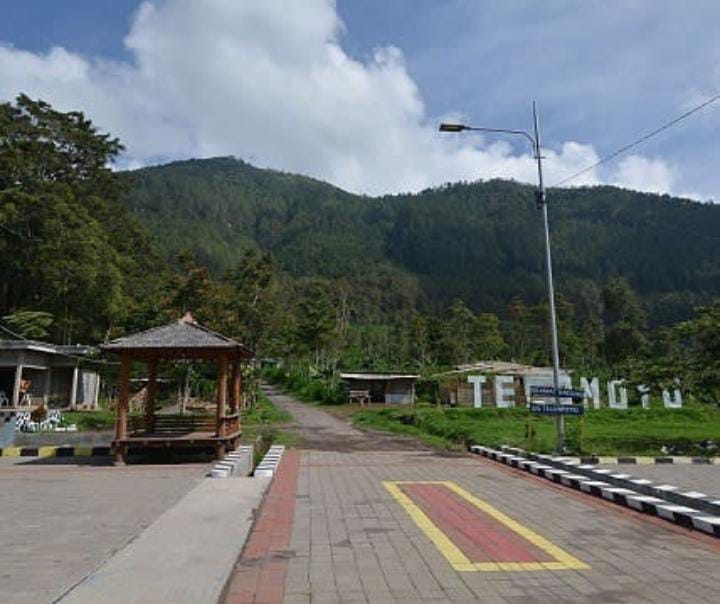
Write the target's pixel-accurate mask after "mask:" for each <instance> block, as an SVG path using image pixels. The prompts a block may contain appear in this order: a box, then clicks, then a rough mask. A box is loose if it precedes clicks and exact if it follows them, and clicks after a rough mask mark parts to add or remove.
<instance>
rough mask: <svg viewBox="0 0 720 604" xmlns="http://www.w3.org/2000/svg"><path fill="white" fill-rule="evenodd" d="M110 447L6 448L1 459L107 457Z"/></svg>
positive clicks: (0, 454) (1, 450)
mask: <svg viewBox="0 0 720 604" xmlns="http://www.w3.org/2000/svg"><path fill="white" fill-rule="evenodd" d="M110 454H111V448H110V447H109V446H90V445H58V446H48V447H5V448H4V449H0V457H107V456H109V455H110Z"/></svg>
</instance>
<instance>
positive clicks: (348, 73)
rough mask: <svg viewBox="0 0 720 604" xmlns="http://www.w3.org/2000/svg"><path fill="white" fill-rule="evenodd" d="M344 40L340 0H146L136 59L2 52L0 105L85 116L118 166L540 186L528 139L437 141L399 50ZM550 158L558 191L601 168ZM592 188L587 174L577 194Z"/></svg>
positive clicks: (650, 167) (579, 152)
mask: <svg viewBox="0 0 720 604" xmlns="http://www.w3.org/2000/svg"><path fill="white" fill-rule="evenodd" d="M342 30H343V24H342V23H341V22H340V21H339V18H338V16H337V11H336V7H335V3H334V1H332V0H294V1H293V0H287V1H285V2H268V1H267V0H243V2H238V1H237V0H205V1H203V2H197V1H196V0H164V1H156V2H153V3H150V2H146V3H144V4H143V5H142V6H141V8H140V9H139V10H138V12H137V14H136V16H135V19H134V22H133V24H132V27H131V30H130V32H129V34H128V36H127V38H126V40H125V43H126V46H127V48H128V49H129V50H130V51H131V53H132V54H133V57H134V61H133V62H132V63H118V62H108V61H100V60H96V59H93V58H86V57H82V56H78V55H76V54H72V53H69V52H67V51H66V50H64V49H62V48H53V49H51V50H49V51H48V52H47V53H44V54H34V53H30V52H25V51H23V50H19V49H15V48H12V47H8V46H4V47H0V98H4V99H11V98H12V97H14V96H16V95H17V94H18V93H19V92H21V91H22V92H25V93H27V94H29V95H30V96H33V97H41V98H43V99H45V100H47V101H49V102H51V103H52V104H53V105H54V106H56V107H58V108H59V109H62V110H70V109H78V108H80V109H82V110H84V111H85V112H86V113H87V114H88V115H89V116H90V117H91V119H93V121H95V122H96V123H97V124H98V125H99V126H100V127H102V128H103V129H104V130H107V131H109V132H111V133H112V134H113V135H115V136H118V137H119V138H120V139H121V140H122V142H123V143H124V144H125V145H126V147H127V151H126V154H125V157H124V158H123V164H124V165H139V164H143V163H149V162H155V161H158V160H168V159H179V158H188V157H210V156H216V155H235V156H238V157H242V158H246V159H249V160H250V161H252V162H253V163H255V164H257V165H261V166H266V167H273V168H277V169H282V170H288V171H294V172H301V173H304V174H309V175H312V176H316V177H318V178H322V179H325V180H328V181H330V182H332V183H334V184H336V185H338V186H341V187H344V188H346V189H349V190H352V191H358V192H364V193H370V194H377V193H386V192H396V191H407V190H419V189H422V188H424V187H427V186H431V185H436V184H440V183H443V182H448V181H454V180H458V179H464V180H475V179H477V178H484V179H489V178H493V177H504V178H515V179H517V180H521V181H526V182H535V180H536V167H535V163H534V160H533V159H532V157H531V154H530V153H529V149H527V147H523V146H522V145H524V144H525V141H523V140H522V139H520V140H516V141H513V142H512V146H510V143H509V141H508V142H504V141H500V142H497V141H496V139H492V140H487V139H484V138H482V137H472V136H464V135H461V136H457V135H456V136H453V135H441V134H439V133H437V132H436V122H437V120H435V119H431V118H430V117H429V116H427V115H426V111H425V108H424V105H423V99H422V97H421V95H420V92H419V90H418V88H417V86H416V84H415V82H414V81H413V80H412V78H411V77H410V75H409V74H408V71H407V69H406V67H405V64H404V60H403V55H402V53H401V51H400V50H398V49H397V48H394V47H392V46H390V47H385V48H379V49H377V50H376V51H375V53H374V55H373V56H372V57H371V58H370V59H368V60H367V61H366V62H360V61H357V60H355V59H353V58H351V57H350V56H348V55H347V54H346V53H345V52H344V51H343V49H342V47H341V44H340V35H341V33H342ZM544 155H545V156H546V160H545V167H546V181H547V183H548V184H550V185H551V184H553V182H557V181H558V180H560V179H561V178H562V177H564V176H567V175H568V174H572V173H574V172H576V171H578V170H579V169H581V168H583V167H584V166H586V165H588V164H589V163H592V162H593V161H595V160H596V159H597V155H596V153H595V151H594V149H593V148H592V147H591V146H589V145H583V144H579V143H576V142H565V143H564V144H562V145H560V146H559V147H558V148H557V150H544ZM615 181H616V182H618V183H621V184H623V185H625V186H630V187H639V188H647V187H652V190H660V189H663V188H664V187H671V185H672V183H673V179H672V172H671V171H670V170H669V169H667V166H665V164H664V163H663V162H662V160H660V159H653V160H647V159H643V158H642V157H637V156H633V157H631V158H627V159H626V160H625V162H623V163H622V164H620V168H619V169H618V173H617V175H616V176H615ZM615 181H614V182H615ZM596 182H598V178H597V175H596V174H595V173H594V172H591V173H589V174H586V175H584V177H583V179H579V180H578V181H575V182H574V183H573V184H594V183H596ZM668 190H669V189H668Z"/></svg>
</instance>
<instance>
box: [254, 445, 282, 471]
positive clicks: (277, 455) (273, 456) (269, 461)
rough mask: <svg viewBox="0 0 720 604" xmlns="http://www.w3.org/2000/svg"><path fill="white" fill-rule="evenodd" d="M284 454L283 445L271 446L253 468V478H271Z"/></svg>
mask: <svg viewBox="0 0 720 604" xmlns="http://www.w3.org/2000/svg"><path fill="white" fill-rule="evenodd" d="M284 452H285V445H273V446H272V447H270V448H269V449H268V451H267V453H265V457H263V458H262V461H261V462H260V463H259V464H258V466H257V467H256V468H255V472H253V476H265V477H268V478H272V477H273V476H274V475H275V472H277V469H278V466H279V465H280V460H281V459H282V456H283V453H284Z"/></svg>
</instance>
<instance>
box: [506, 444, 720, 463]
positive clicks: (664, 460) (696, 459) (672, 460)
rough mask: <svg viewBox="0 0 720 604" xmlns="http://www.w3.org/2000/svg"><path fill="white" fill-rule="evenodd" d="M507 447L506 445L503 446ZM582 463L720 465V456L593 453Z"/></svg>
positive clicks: (581, 458) (581, 461) (580, 458)
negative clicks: (630, 455) (637, 455)
mask: <svg viewBox="0 0 720 604" xmlns="http://www.w3.org/2000/svg"><path fill="white" fill-rule="evenodd" d="M502 448H503V449H505V447H502ZM573 459H577V460H578V461H580V463H584V464H606V465H608V464H609V465H615V464H618V465H622V464H630V465H633V464H634V465H654V464H668V463H670V464H705V465H708V464H709V465H720V457H686V456H673V457H603V456H597V455H593V456H591V457H576V458H573Z"/></svg>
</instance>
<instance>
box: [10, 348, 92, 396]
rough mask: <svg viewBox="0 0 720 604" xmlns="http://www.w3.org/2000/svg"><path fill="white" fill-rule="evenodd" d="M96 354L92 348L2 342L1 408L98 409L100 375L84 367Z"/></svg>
mask: <svg viewBox="0 0 720 604" xmlns="http://www.w3.org/2000/svg"><path fill="white" fill-rule="evenodd" d="M93 352H94V349H93V348H92V347H89V346H58V345H56V344H50V343H48V342H38V341H35V340H0V406H5V407H32V406H37V405H40V404H50V405H51V406H53V407H67V408H71V409H76V408H80V409H95V408H97V404H98V395H99V392H100V376H99V375H98V373H97V371H95V370H94V369H93V368H91V367H86V366H85V365H84V364H83V358H84V357H87V356H88V355H90V354H92V353H93Z"/></svg>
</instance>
